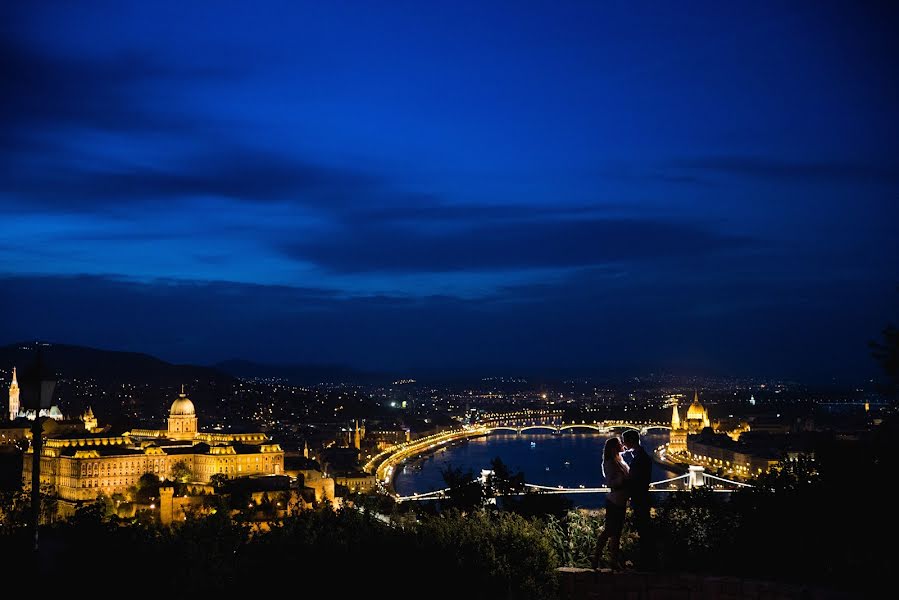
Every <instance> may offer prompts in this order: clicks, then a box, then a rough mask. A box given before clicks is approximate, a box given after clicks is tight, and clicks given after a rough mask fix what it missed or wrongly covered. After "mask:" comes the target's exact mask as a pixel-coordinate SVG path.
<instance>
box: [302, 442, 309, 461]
mask: <svg viewBox="0 0 899 600" xmlns="http://www.w3.org/2000/svg"><path fill="white" fill-rule="evenodd" d="M303 458H309V442H303Z"/></svg>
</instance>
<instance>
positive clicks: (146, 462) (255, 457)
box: [22, 392, 284, 502]
mask: <svg viewBox="0 0 899 600" xmlns="http://www.w3.org/2000/svg"><path fill="white" fill-rule="evenodd" d="M33 459H34V454H33V451H32V449H30V448H29V450H28V451H27V453H26V454H25V456H24V460H23V472H22V479H23V483H24V485H25V487H26V488H30V487H31V465H32V461H33ZM178 463H182V464H183V465H184V466H186V467H187V468H188V469H189V470H190V480H191V481H192V482H197V483H208V482H209V481H210V480H211V478H212V476H213V475H216V474H223V475H225V476H226V477H229V478H233V477H241V476H244V475H266V474H271V475H280V474H283V473H284V451H283V450H282V449H281V447H280V446H278V444H274V443H271V441H270V440H269V438H268V437H267V436H266V435H265V434H263V433H235V434H229V433H204V432H201V431H198V429H197V415H196V412H195V410H194V405H193V402H191V401H190V399H189V398H187V396H186V395H185V394H184V393H183V392H182V393H181V394H180V395H179V396H178V398H176V399H175V401H174V402H173V403H172V407H171V410H170V411H169V418H168V427H167V429H160V430H156V429H134V430H132V431H130V432H128V433H125V434H123V435H121V436H105V435H102V434H100V435H91V434H90V433H89V432H87V431H85V432H83V433H79V434H73V435H68V436H65V437H50V438H48V439H46V440H44V444H43V448H42V449H41V472H40V478H41V485H49V486H52V487H53V489H54V490H55V491H56V495H57V497H58V498H59V499H60V500H66V501H72V502H78V501H84V500H93V499H95V498H96V497H97V496H99V495H100V494H106V495H112V494H115V493H121V494H125V493H127V490H128V488H129V487H130V486H133V485H135V484H137V482H138V480H139V479H140V477H141V475H143V474H145V473H154V474H155V475H157V476H158V477H159V478H160V479H164V478H166V477H170V476H171V473H172V467H174V466H175V465H176V464H178Z"/></svg>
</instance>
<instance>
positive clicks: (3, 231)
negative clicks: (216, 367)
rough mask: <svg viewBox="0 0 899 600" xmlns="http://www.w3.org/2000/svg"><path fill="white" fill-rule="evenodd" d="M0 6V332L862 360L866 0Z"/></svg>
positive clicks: (880, 153)
mask: <svg viewBox="0 0 899 600" xmlns="http://www.w3.org/2000/svg"><path fill="white" fill-rule="evenodd" d="M3 4H4V8H2V9H0V22H2V25H0V28H2V29H0V31H2V35H0V132H2V133H0V284H2V295H0V312H2V315H3V316H2V318H0V343H11V342H16V341H22V340H33V339H43V340H48V341H55V342H65V343H75V344H84V345H90V346H96V347H102V348H109V349H121V350H134V351H142V352H148V353H151V354H155V355H157V356H159V357H160V358H163V359H166V360H172V361H181V362H195V363H204V364H205V363H212V362H215V361H219V360H225V359H230V358H245V359H250V360H256V361H260V362H275V363H339V364H345V365H350V366H354V367H357V368H363V369H378V370H391V371H394V372H409V373H412V374H414V373H415V372H416V370H417V369H418V370H426V369H437V368H448V369H456V368H459V369H473V370H478V371H480V372H484V373H488V372H492V373H496V374H524V373H528V372H533V371H540V370H545V369H568V370H571V371H573V372H574V371H580V372H584V373H612V372H618V371H629V370H630V371H635V372H650V371H656V372H658V371H676V372H683V373H696V374H722V375H741V376H742V375H761V376H777V377H789V378H797V379H806V380H814V381H828V380H830V379H831V378H833V377H837V378H842V379H843V380H847V381H849V380H863V379H864V378H866V377H870V376H872V375H876V374H877V370H876V365H875V363H874V361H873V360H872V359H871V357H870V355H869V351H868V348H867V341H868V340H870V339H874V338H876V337H878V336H879V333H880V331H881V329H882V328H883V327H884V326H885V325H886V324H887V323H888V322H890V321H891V320H892V321H895V320H896V315H897V308H899V289H897V284H899V269H897V266H899V264H897V263H899V261H897V257H899V232H897V225H899V152H897V150H899V143H897V140H899V77H897V75H896V73H897V72H899V68H897V64H896V62H897V57H899V36H897V35H896V34H895V32H896V31H897V30H899V18H897V13H896V10H895V9H887V8H879V7H877V6H876V5H875V4H874V3H856V2H845V3H842V4H829V3H819V2H790V3H781V2H772V3H757V2H747V3H732V2H724V3H719V2H715V3H711V2H710V3H707V4H704V3H690V2H687V3H681V2H657V3H653V2H648V3H642V2H638V3H634V2H619V1H614V2H583V3H580V2H571V3H566V2H546V3H539V2H534V3H531V2H508V3H506V2H472V3H467V2H447V3H436V2H433V3H432V2H361V1H360V2H309V3H302V2H283V3H274V2H240V3H238V2H233V3H232V2H215V3H198V4H200V5H204V6H203V7H202V8H199V7H197V6H190V4H192V3H185V2H171V3H169V2H158V1H154V2H133V3H122V2H108V3H96V4H95V3H91V2H78V3H77V5H78V6H77V8H73V7H72V6H69V5H70V4H71V5H74V4H76V3H63V2H58V3H57V2H8V3H3ZM11 4H17V5H18V6H16V7H12V6H9V5H11ZM124 4H129V6H123V5H124ZM765 5H767V6H765ZM781 5H783V6H781ZM862 5H868V6H862Z"/></svg>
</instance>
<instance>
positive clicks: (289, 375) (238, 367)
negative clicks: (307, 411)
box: [213, 360, 390, 385]
mask: <svg viewBox="0 0 899 600" xmlns="http://www.w3.org/2000/svg"><path fill="white" fill-rule="evenodd" d="M213 368H215V369H218V370H220V371H223V372H225V373H228V374H229V375H233V376H235V377H241V378H243V379H252V378H260V379H267V378H275V379H284V380H286V381H287V382H288V383H291V384H293V385H313V384H316V383H336V382H342V383H373V382H387V381H390V376H389V375H387V374H384V373H369V372H366V371H358V370H356V369H353V368H351V367H346V366H342V365H267V364H260V363H255V362H252V361H248V360H226V361H224V362H220V363H216V364H215V365H213Z"/></svg>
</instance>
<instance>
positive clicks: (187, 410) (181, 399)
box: [169, 392, 197, 417]
mask: <svg viewBox="0 0 899 600" xmlns="http://www.w3.org/2000/svg"><path fill="white" fill-rule="evenodd" d="M196 414H197V413H196V411H195V410H194V403H193V402H191V401H190V398H188V397H187V396H186V395H185V394H184V393H183V392H182V393H181V394H179V395H178V397H177V398H176V399H175V401H174V402H172V409H171V410H170V411H169V416H172V417H177V416H188V417H193V416H194V415H196Z"/></svg>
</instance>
